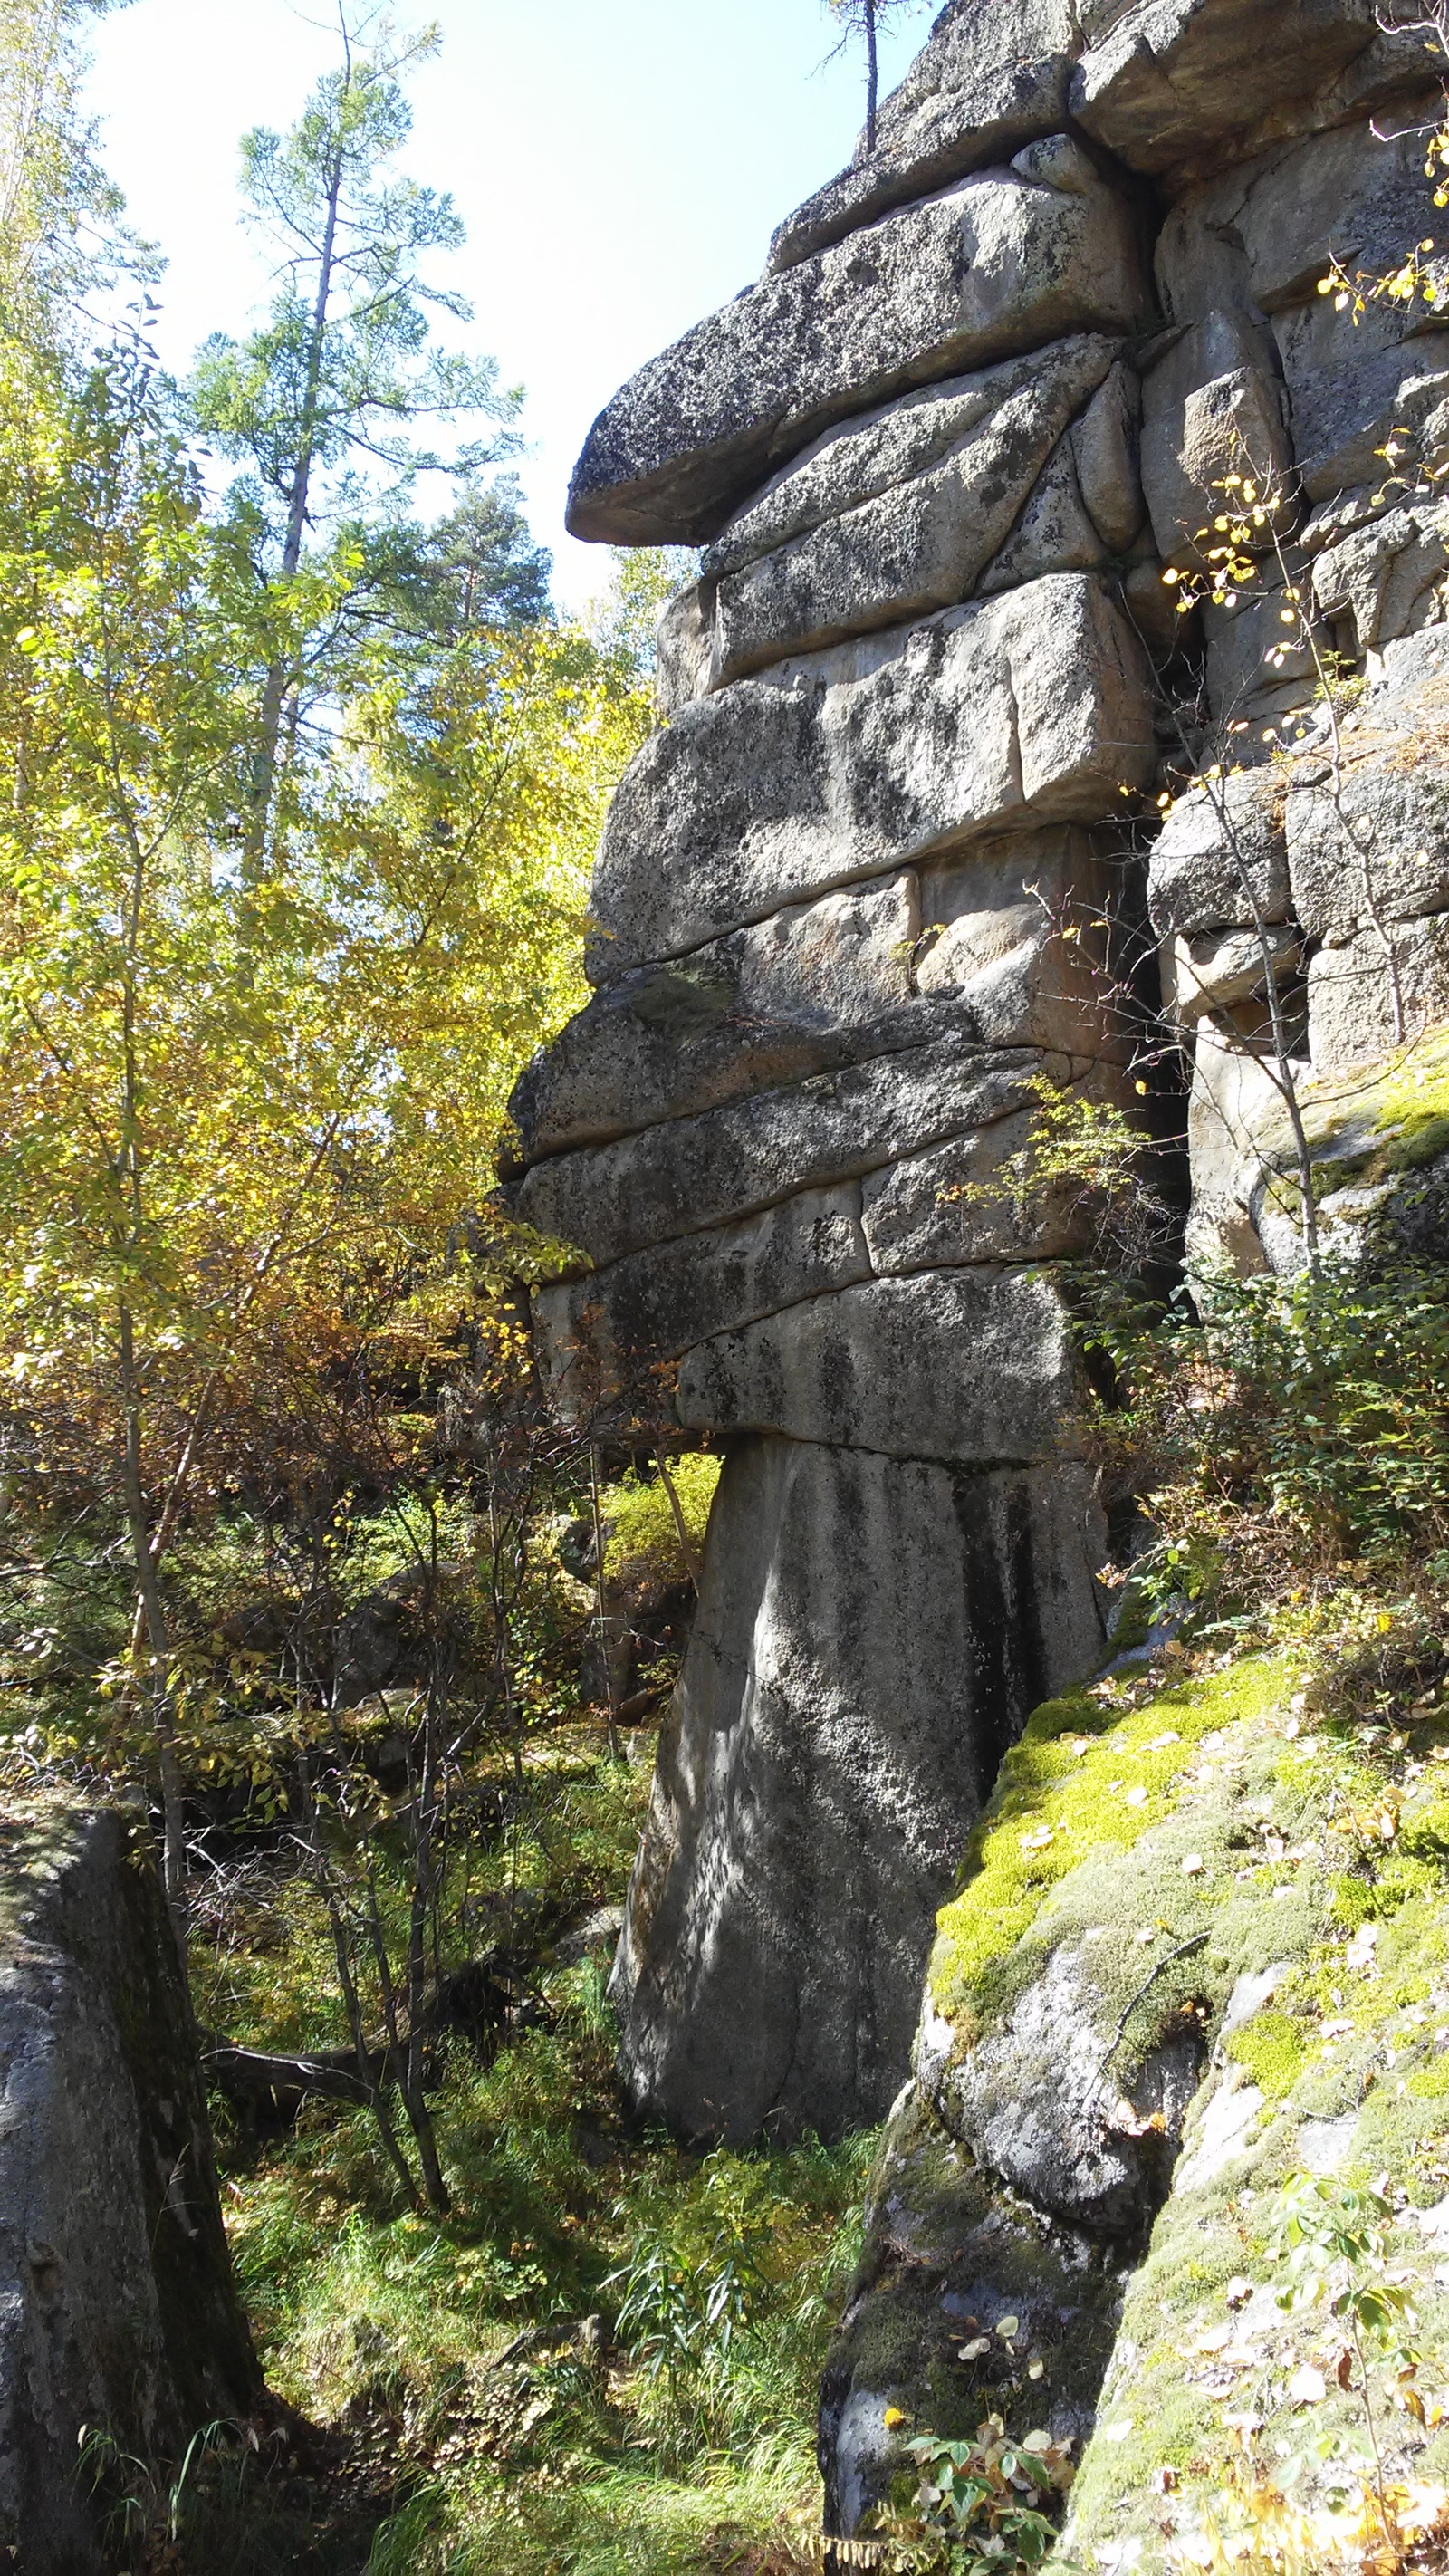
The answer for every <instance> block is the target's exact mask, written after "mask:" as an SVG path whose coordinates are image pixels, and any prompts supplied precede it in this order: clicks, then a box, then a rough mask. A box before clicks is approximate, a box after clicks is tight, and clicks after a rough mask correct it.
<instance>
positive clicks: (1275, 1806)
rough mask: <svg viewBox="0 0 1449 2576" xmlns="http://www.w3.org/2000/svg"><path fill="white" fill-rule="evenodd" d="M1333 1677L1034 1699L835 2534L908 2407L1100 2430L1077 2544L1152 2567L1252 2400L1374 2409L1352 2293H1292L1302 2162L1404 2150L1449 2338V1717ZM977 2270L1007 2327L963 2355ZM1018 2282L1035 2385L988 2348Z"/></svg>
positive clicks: (878, 2266) (885, 2192)
mask: <svg viewBox="0 0 1449 2576" xmlns="http://www.w3.org/2000/svg"><path fill="white" fill-rule="evenodd" d="M1303 1678H1304V1675H1303V1669H1302V1658H1301V1657H1300V1656H1298V1655H1297V1654H1296V1653H1295V1652H1294V1651H1291V1650H1289V1649H1284V1650H1282V1651H1280V1652H1277V1653H1259V1654H1252V1655H1244V1656H1241V1657H1239V1658H1237V1659H1236V1660H1226V1661H1225V1662H1224V1663H1223V1665H1222V1666H1221V1667H1220V1668H1219V1669H1217V1670H1215V1671H1211V1672H1205V1673H1202V1674H1199V1675H1198V1676H1196V1677H1194V1678H1191V1679H1186V1678H1184V1679H1181V1680H1175V1679H1173V1678H1172V1675H1171V1671H1170V1669H1168V1668H1165V1667H1163V1666H1159V1668H1158V1670H1157V1672H1156V1674H1155V1676H1152V1677H1149V1678H1146V1679H1140V1680H1137V1681H1132V1680H1130V1679H1122V1678H1119V1679H1116V1680H1112V1679H1108V1680H1106V1681H1103V1682H1100V1683H1098V1684H1096V1685H1095V1686H1093V1687H1092V1688H1090V1689H1087V1690H1083V1691H1081V1692H1079V1693H1076V1694H1074V1695H1073V1696H1071V1697H1070V1698H1068V1699H1065V1700H1060V1701H1055V1702H1053V1703H1051V1704H1050V1705H1049V1706H1047V1707H1045V1708H1043V1709H1040V1710H1038V1711H1037V1713H1036V1715H1035V1716H1034V1717H1033V1718H1032V1720H1031V1722H1030V1724H1029V1725H1028V1727H1027V1729H1026V1731H1025V1734H1024V1736H1023V1738H1022V1741H1021V1743H1020V1744H1019V1745H1018V1746H1017V1747H1016V1749H1015V1750H1014V1752H1013V1753H1012V1754H1011V1755H1010V1756H1009V1757H1008V1759H1007V1761H1006V1763H1005V1765H1004V1766H1003V1771H1002V1776H1001V1779H1000V1782H999V1784H998V1787H997V1790H996V1794H995V1796H994V1797H993V1799H992V1801H991V1804H990V1806H989V1808H988V1809H987V1811H986V1813H985V1815H984V1816H983V1818H982V1822H981V1824H980V1826H979V1828H978V1830H977V1832H976V1834H975V1836H974V1837H973V1840H972V1844H971V1847H970V1850H969V1851H968V1853H967V1856H966V1860H965V1863H964V1865H963V1868H962V1872H961V1877H960V1881H959V1884H958V1887H957V1890H956V1893H955V1894H954V1896H953V1897H952V1899H951V1901H950V1903H949V1904H948V1905H947V1906H946V1907H945V1908H944V1909H943V1910H942V1913H941V1916H940V1920H939V1933H938V1939H937V1944H936V1949H935V1954H934V1957H933V1960H932V1964H931V1972H930V1977H929V1980H928V1988H927V1996H926V2002H925V2007H924V2011H923V2017H922V2023H921V2029H920V2034H919V2037H918V2041H917V2052H916V2079H915V2082H914V2083H913V2085H912V2086H911V2087H910V2088H908V2091H907V2093H906V2094H905V2095H904V2096H903V2097H902V2100H901V2102H900V2103H899V2104H898V2105H897V2107H896V2111H895V2113H894V2115H893V2118H892V2121H891V2124H890V2127H889V2129H888V2131H887V2135H886V2140H885V2144H884V2147H883V2151H882V2157H881V2163H880V2167H879V2172H878V2176H877V2181H876V2186H875V2189H874V2192H873V2194H872V2200H871V2206H870V2210H869V2213H868V2226H867V2238H866V2250H865V2256H864V2260H863V2264H862V2269H861V2275H860V2280H859V2282H858V2284H857V2291H856V2296H855V2298H854V2300H853V2302H852V2305H851V2308H850V2310H849V2312H848V2314H847V2317H846V2320H845V2324H844V2327H843V2329H842V2336H841V2339H840V2342H839V2344H838V2345H837V2349H836V2352H835V2354H834V2356H833V2359H832V2367H831V2376H830V2378H829V2380H828V2382H827V2390H826V2407H825V2419H824V2439H823V2455H824V2457H825V2460H826V2465H827V2475H828V2479H829V2482H830V2487H831V2494H832V2499H833V2502H834V2506H835V2510H836V2513H837V2515H838V2517H839V2519H838V2521H837V2523H836V2525H835V2526H834V2527H836V2528H838V2529H840V2530H843V2531H847V2532H848V2531H850V2530H853V2529H854V2528H855V2527H856V2526H857V2524H858V2522H859V2519H860V2517H861V2515H862V2514H863V2513H864V2512H865V2510H866V2509H867V2507H868V2506H869V2504H870V2503H871V2502H872V2501H873V2500H874V2499H876V2498H877V2497H879V2496H880V2495H881V2494H882V2493H883V2492H884V2490H885V2488H886V2486H887V2485H888V2484H889V2480H890V2477H891V2475H892V2474H893V2471H894V2469H895V2468H896V2467H898V2466H899V2465H901V2461H900V2459H899V2457H898V2454H899V2451H900V2446H901V2444H902V2443H903V2442H904V2440H905V2439H906V2438H908V2436H909V2434H910V2433H912V2432H915V2431H917V2430H923V2429H929V2430H931V2431H942V2432H947V2431H952V2430H954V2429H956V2428H957V2426H958V2425H961V2424H964V2423H966V2422H967V2421H968V2419H969V2420H970V2421H971V2422H973V2423H974V2422H975V2421H977V2420H979V2419H980V2416H981V2415H982V2414H984V2413H985V2412H986V2411H987V2401H988V2400H989V2403H990V2406H991V2407H993V2408H994V2409H995V2411H996V2412H998V2413H1000V2414H1002V2415H1003V2416H1004V2417H1005V2418H1006V2420H1007V2423H1008V2427H1009V2429H1014V2430H1017V2431H1019V2432H1022V2433H1025V2432H1026V2431H1027V2430H1028V2429H1030V2428H1031V2427H1032V2426H1035V2425H1036V2424H1038V2423H1042V2424H1045V2425H1047V2426H1048V2428H1049V2429H1050V2430H1051V2431H1052V2432H1053V2434H1054V2435H1055V2436H1056V2437H1057V2438H1058V2439H1061V2438H1063V2437H1065V2436H1067V2435H1069V2434H1070V2435H1072V2436H1074V2437H1076V2438H1081V2437H1082V2436H1084V2435H1085V2436H1087V2437H1088V2438H1086V2440H1085V2445H1084V2453H1083V2460H1082V2469H1081V2474H1080V2476H1079V2479H1078V2483H1077V2486H1076V2488H1075V2491H1074V2496H1073V2513H1072V2521H1071V2525H1070V2529H1069V2533H1068V2535H1067V2537H1066V2540H1065V2541H1064V2549H1065V2550H1066V2551H1067V2553H1068V2554H1069V2555H1070V2556H1071V2557H1072V2559H1073V2560H1074V2562H1075V2563H1077V2564H1086V2565H1088V2566H1092V2565H1099V2566H1101V2567H1103V2568H1114V2567H1116V2566H1117V2565H1118V2564H1119V2563H1125V2561H1124V2553H1125V2559H1128V2560H1134V2561H1135V2560H1136V2559H1139V2558H1140V2559H1142V2560H1143V2561H1144V2563H1147V2562H1150V2561H1151V2560H1152V2559H1153V2557H1154V2554H1159V2555H1160V2552H1161V2550H1162V2548H1163V2547H1164V2546H1165V2543H1166V2539H1167V2538H1168V2537H1169V2536H1170V2535H1171V2534H1172V2533H1173V2532H1174V2531H1176V2530H1177V2529H1179V2528H1180V2527H1182V2526H1183V2525H1184V2524H1185V2523H1187V2522H1189V2521H1191V2520H1192V2518H1193V2517H1194V2515H1195V2514H1196V2512H1197V2510H1198V2504H1199V2496H1198V2491H1199V2489H1200V2488H1202V2487H1204V2486H1207V2487H1209V2488H1210V2487H1211V2486H1212V2484H1213V2482H1214V2480H1215V2479H1220V2478H1221V2476H1222V2474H1223V2467H1224V2463H1225V2461H1226V2459H1227V2457H1228V2454H1229V2451H1230V2449H1231V2447H1232V2443H1233V2440H1234V2434H1233V2430H1232V2426H1231V2424H1230V2422H1229V2421H1228V2420H1227V2419H1228V2418H1229V2417H1231V2416H1233V2415H1234V2414H1237V2415H1239V2416H1241V2415H1242V2414H1244V2413H1251V2414H1256V2416H1257V2417H1258V2418H1260V2419H1262V2420H1264V2421H1266V2422H1268V2423H1270V2424H1271V2423H1274V2422H1275V2419H1276V2418H1277V2417H1279V2416H1281V2417H1282V2418H1283V2420H1284V2424H1285V2426H1286V2427H1287V2431H1288V2432H1289V2433H1290V2434H1293V2436H1294V2438H1297V2436H1298V2435H1300V2434H1301V2433H1302V2432H1303V2431H1304V2426H1303V2425H1302V2424H1301V2423H1298V2424H1297V2425H1296V2427H1295V2423H1294V2419H1295V2417H1301V2416H1302V2415H1303V2414H1304V2413H1305V2412H1308V2411H1309V2410H1310V2409H1312V2410H1314V2423H1315V2424H1316V2423H1317V2421H1318V2420H1319V2419H1320V2418H1321V2419H1322V2422H1323V2424H1324V2425H1325V2427H1328V2428H1330V2429H1331V2427H1332V2424H1333V2422H1334V2420H1335V2419H1336V2420H1337V2421H1338V2422H1339V2424H1340V2426H1341V2427H1343V2426H1348V2425H1351V2421H1352V2419H1353V2417H1354V2414H1355V2410H1356V2409H1358V2408H1360V2407H1361V2400H1359V2399H1358V2398H1357V2397H1356V2396H1355V2395H1354V2394H1353V2393H1352V2391H1349V2392H1340V2391H1338V2390H1337V2388H1336V2385H1335V2382H1334V2379H1333V2373H1332V2371H1330V2370H1329V2369H1327V2368H1326V2367H1320V2365H1323V2364H1324V2362H1325V2351H1324V2344H1325V2318H1324V2316H1323V2315H1322V2313H1321V2312H1319V2311H1317V2310H1307V2311H1305V2312H1304V2313H1303V2314H1302V2315H1294V2316H1287V2315H1285V2314H1284V2313H1283V2312H1282V2311H1280V2309H1279V2308H1278V2306H1277V2303H1276V2297H1275V2290H1276V2288H1277V2286H1278V2282H1279V2279H1280V2275H1279V2273H1278V2272H1277V2270H1276V2269H1275V2266H1274V2263H1273V2261H1272V2259H1271V2254H1272V2247H1271V2241H1270V2240H1271V2237H1272V2213H1273V2210H1274V2208H1275V2206H1276V2203H1277V2197H1278V2191H1279V2187H1280V2186H1281V2185H1282V2184H1283V2183H1284V2182H1285V2181H1286V2180H1287V2179H1288V2177H1289V2176H1290V2175H1291V2174H1293V2173H1295V2172H1297V2171H1300V2170H1305V2169H1306V2170H1310V2171H1314V2172H1325V2173H1326V2172H1339V2173H1343V2174H1344V2175H1346V2176H1366V2175H1369V2174H1372V2175H1374V2176H1384V2175H1386V2176H1387V2177H1388V2187H1389V2190H1390V2192H1391V2193H1392V2194H1397V2196H1398V2198H1399V2200H1400V2201H1401V2202H1402V2204H1403V2229H1402V2234H1403V2243H1402V2245H1401V2246H1400V2247H1398V2248H1397V2249H1396V2254H1397V2259H1398V2260H1399V2261H1400V2262H1401V2263H1402V2264H1403V2265H1405V2266H1407V2267H1408V2269H1409V2271H1410V2272H1411V2273H1412V2277H1413V2290H1414V2298H1415V2301H1416V2304H1417V2305H1418V2306H1419V2308H1420V2313H1421V2324H1420V2333H1419V2340H1420V2341H1421V2342H1422V2343H1423V2344H1424V2346H1425V2348H1426V2349H1429V2350H1432V2349H1434V2348H1435V2344H1436V2343H1437V2345H1438V2346H1439V2347H1440V2348H1442V2345H1443V2340H1444V2335H1445V2330H1446V2328H1449V2308H1446V2307H1445V2304H1444V2302H1445V2296H1446V2289H1449V2265H1445V2266H1443V2267H1442V2268H1443V2271H1444V2279H1443V2281H1438V2280H1436V2279H1435V2278H1434V2274H1435V2268H1436V2254H1437V2230H1438V2226H1439V2215H1438V2205H1439V2203H1440V2202H1441V2201H1442V2200H1443V2199H1444V2194H1445V2186H1446V2184H1449V2079H1446V2078H1445V2075H1444V2067H1445V2062H1446V2059H1445V2043H1446V2042H1449V1965H1446V1962H1449V1942H1446V1905H1445V1900H1446V1896H1449V1741H1445V1742H1442V1743H1441V1742H1440V1741H1439V1738H1440V1736H1441V1734H1442V1732H1443V1723H1442V1718H1440V1719H1436V1718H1435V1717H1434V1716H1433V1714H1432V1711H1428V1710H1427V1709H1426V1710H1425V1712H1424V1713H1423V1714H1422V1715H1421V1718H1420V1720H1419V1721H1418V1725H1419V1733H1421V1734H1422V1736H1423V1739H1424V1740H1423V1741H1422V1742H1420V1741H1418V1737H1417V1736H1415V1737H1412V1738H1411V1737H1409V1736H1406V1735H1405V1734H1403V1733H1401V1734H1399V1735H1394V1736H1390V1735H1388V1733H1387V1730H1386V1729H1383V1728H1379V1729H1378V1730H1377V1732H1376V1733H1373V1734H1370V1735H1369V1736H1368V1737H1367V1739H1365V1738H1364V1737H1362V1736H1361V1735H1356V1734H1355V1731H1354V1729H1353V1727H1352V1725H1351V1724H1350V1723H1348V1722H1347V1721H1334V1722H1317V1721H1315V1720H1314V1719H1313V1717H1312V1716H1311V1714H1309V1713H1307V1712H1306V1711H1305V1710H1304V1707H1303V1700H1304V1693H1303V1691H1302V1689H1301V1688H1300V1684H1301V1683H1302V1681H1303ZM1441 1753H1442V1755H1443V1757H1444V1758H1443V1759H1442V1760H1441V1759H1440V1758H1439V1756H1440V1755H1441ZM1440 2159H1442V2162H1440V2161H1439V2160H1440ZM1420 2206H1422V2207H1425V2208H1427V2209H1429V2211H1430V2213H1431V2215H1430V2218H1429V2221H1428V2223H1429V2225H1430V2228H1431V2231H1432V2232H1431V2233H1430V2234H1429V2235H1427V2236H1426V2235H1425V2233H1424V2232H1423V2227H1422V2225H1421V2223H1420V2221H1419V2219H1418V2218H1417V2217H1416V2215H1415V2210H1416V2208H1417V2207H1420ZM987 2249H989V2254H988V2252H987ZM968 2279H969V2283H970V2303H971V2305H972V2307H973V2311H974V2313H975V2315H976V2316H977V2318H978V2320H979V2330H980V2334H981V2335H984V2336H985V2337H986V2342H985V2343H984V2345H981V2346H980V2349H979V2350H977V2351H976V2352H975V2354H974V2355H973V2357H972V2358H971V2359H970V2360H963V2359H962V2357H961V2356H962V2352H963V2349H965V2350H967V2351H968V2352H969V2351H970V2349H971V2344H972V2342H973V2341H975V2342H978V2343H979V2336H978V2337H977V2338H968V2340H967V2343H966V2345H965V2346H964V2347H963V2344H962V2341H961V2338H960V2336H959V2334H956V2333H955V2332H954V2331H953V2324H952V2318H953V2314H954V2302H955V2301H956V2299H957V2297H958V2293H961V2294H964V2288H965V2284H966V2282H967V2280H968ZM983 2285H986V2286H983ZM988 2288H989V2292H990V2295H988V2294H987V2291H988ZM993 2297H996V2298H998V2304H997V2306H996V2307H995V2308H994V2309H993V2307H992V2303H991V2302H992V2298H993ZM1119 2298H1120V2300H1121V2301H1122V2306H1121V2314H1120V2324H1118V2325H1115V2327H1114V2317H1115V2302H1116V2301H1117V2300H1118V2299H1119ZM1003 2306H1004V2307H1005V2309H1006V2311H1007V2313H1008V2314H1012V2315H1015V2316H1016V2318H1017V2320H1018V2324H1019V2325H1020V2326H1021V2328H1022V2331H1023V2332H1024V2333H1025V2334H1026V2335H1027V2336H1029V2338H1030V2346H1029V2349H1030V2351H1031V2353H1032V2355H1033V2356H1034V2358H1035V2359H1037V2360H1040V2361H1041V2362H1042V2363H1043V2364H1044V2367H1043V2369H1042V2370H1041V2372H1040V2374H1039V2375H1038V2376H1037V2377H1035V2378H1033V2377H1031V2376H1024V2375H1023V2374H1022V2373H1021V2372H1020V2371H1019V2370H1014V2369H1013V2368H1011V2367H1007V2366H1004V2365H1003V2362H1002V2360H1001V2358H1000V2356H999V2355H998V2353H997V2350H996V2345H995V2343H994V2342H993V2341H992V2340H991V2338H992V2337H993V2335H994V2334H995V2328H996V2322H997V2319H998V2318H999V2316H1000V2314H1001V2312H1002V2307H1003ZM1053 2320H1055V2327H1054V2326H1053V2323H1052V2321H1053ZM1013 2341H1014V2339H1013ZM988 2356H989V2359H988ZM1305 2367H1306V2369H1307V2373H1308V2375H1307V2376H1306V2377H1303V2376H1300V2377H1299V2378H1297V2379H1296V2380H1295V2378H1294V2374H1295V2372H1298V2373H1301V2372H1303V2370H1304V2369H1305ZM1029 2369H1030V2363H1028V2370H1029ZM1315 2373H1316V2374H1317V2375H1316V2376H1315V2375H1314V2374H1315ZM1320 2379H1321V2380H1322V2382H1323V2386H1324V2389H1325V2390H1327V2391H1328V2392H1330V2393H1328V2394H1326V2395H1322V2396H1320V2397H1311V2396H1310V2397H1308V2398H1305V2397H1303V2396H1302V2395H1301V2394H1300V2395H1298V2396H1295V2395H1293V2394H1292V2393H1291V2391H1290V2382H1292V2383H1293V2386H1294V2387H1295V2388H1297V2389H1298V2390H1299V2391H1300V2392H1301V2391H1302V2390H1305V2389H1307V2390H1309V2391H1313V2390H1316V2389H1317V2388H1318V2386H1319V2381H1320ZM888 2408H889V2409H890V2410H891V2411H892V2423H891V2425H890V2426H889V2427H887V2424H886V2410H887V2409H888ZM896 2419H899V2420H896ZM1094 2424H1095V2427H1096V2429H1095V2430H1094V2429H1093V2426H1094ZM1395 2424H1396V2427H1397V2432H1396V2435H1395V2441H1396V2443H1397V2450H1396V2453H1395V2456H1396V2458H1397V2459H1398V2460H1399V2461H1400V2463H1401V2464H1407V2463H1408V2462H1409V2461H1410V2460H1411V2459H1413V2460H1414V2461H1415V2462H1416V2463H1417V2465H1418V2466H1419V2467H1420V2468H1422V2467H1423V2466H1424V2464H1425V2462H1426V2461H1427V2463H1428V2465H1429V2466H1430V2467H1432V2466H1433V2465H1434V2464H1435V2463H1436V2462H1437V2459H1438V2452H1439V2448H1440V2441H1439V2437H1438V2436H1435V2437H1434V2439H1433V2441H1432V2442H1431V2443H1430V2445H1429V2448H1428V2450H1427V2452H1424V2451H1423V2450H1422V2449H1419V2448H1416V2445H1418V2444H1419V2443H1420V2441H1421V2437H1420V2436H1419V2435H1417V2434H1416V2433H1415V2431H1414V2427H1413V2425H1412V2423H1411V2422H1410V2421H1409V2419H1408V2418H1402V2419H1400V2418H1395ZM1275 2429H1276V2427H1275ZM1309 2429H1312V2427H1310V2428H1309ZM1391 2447H1392V2446H1391Z"/></svg>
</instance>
